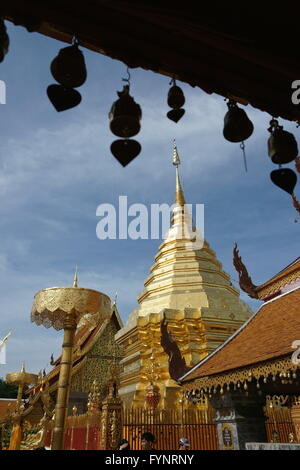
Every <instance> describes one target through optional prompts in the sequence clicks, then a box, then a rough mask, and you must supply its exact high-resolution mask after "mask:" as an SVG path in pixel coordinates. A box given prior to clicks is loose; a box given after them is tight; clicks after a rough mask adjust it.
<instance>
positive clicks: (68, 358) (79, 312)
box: [31, 273, 111, 450]
mask: <svg viewBox="0 0 300 470" xmlns="http://www.w3.org/2000/svg"><path fill="white" fill-rule="evenodd" d="M110 309H111V303H110V299H109V297H107V296H106V295H105V294H102V293H101V292H98V291H95V290H92V289H83V288H79V287H78V286H77V273H76V274H75V278H74V283H73V287H50V288H48V289H44V290H41V291H39V292H37V293H36V294H35V296H34V303H33V307H32V311H31V321H32V322H35V323H36V324H37V325H44V326H45V327H46V328H50V327H53V328H54V329H55V330H62V329H63V330H64V339H63V345H62V356H61V361H60V372H59V380H58V390H57V398H56V406H55V419H54V430H53V442H52V449H53V450H62V449H63V439H64V428H65V421H66V417H67V412H68V400H69V391H70V378H71V372H72V354H73V345H74V336H75V331H76V328H77V326H83V325H93V324H96V323H97V322H98V321H99V320H100V318H103V319H104V318H107V317H108V316H109V314H110Z"/></svg>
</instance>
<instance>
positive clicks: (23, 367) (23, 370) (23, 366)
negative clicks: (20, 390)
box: [21, 362, 25, 372]
mask: <svg viewBox="0 0 300 470" xmlns="http://www.w3.org/2000/svg"><path fill="white" fill-rule="evenodd" d="M21 372H25V362H23V364H22V367H21Z"/></svg>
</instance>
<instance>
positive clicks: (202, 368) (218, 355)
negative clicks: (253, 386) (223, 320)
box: [182, 288, 300, 382]
mask: <svg viewBox="0 0 300 470" xmlns="http://www.w3.org/2000/svg"><path fill="white" fill-rule="evenodd" d="M295 340H300V288H297V289H296V290H294V291H292V292H289V293H287V294H284V295H282V296H280V297H277V298H276V299H274V300H270V301H269V302H266V303H265V304H263V305H262V306H261V307H260V309H259V310H258V311H257V312H256V313H255V314H254V315H253V316H252V317H251V318H250V319H249V320H248V321H247V322H246V323H245V324H244V325H243V326H242V327H241V328H240V329H239V330H238V331H237V332H236V333H235V334H233V335H232V336H231V337H230V338H229V339H228V340H227V341H226V342H225V343H224V344H223V345H222V346H220V347H219V348H218V349H217V350H216V351H215V352H213V353H212V354H211V355H210V356H208V358H206V359H204V360H202V361H200V362H199V363H198V365H196V366H195V367H194V368H193V369H192V370H191V372H188V373H187V374H186V375H185V376H184V378H183V380H182V382H189V381H191V380H194V379H197V378H199V377H204V376H208V375H215V374H219V373H221V372H225V371H229V370H232V369H237V368H240V367H246V366H248V365H250V364H255V363H258V362H262V361H266V360H269V359H275V358H278V357H281V356H284V355H287V354H291V355H292V353H293V349H292V348H291V345H292V343H293V341H295Z"/></svg>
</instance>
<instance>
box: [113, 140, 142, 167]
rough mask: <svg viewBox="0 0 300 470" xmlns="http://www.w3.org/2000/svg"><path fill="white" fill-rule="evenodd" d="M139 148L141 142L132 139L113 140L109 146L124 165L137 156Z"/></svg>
mask: <svg viewBox="0 0 300 470" xmlns="http://www.w3.org/2000/svg"><path fill="white" fill-rule="evenodd" d="M141 149H142V147H141V144H140V143H139V142H137V141H136V140H133V139H124V140H122V139H119V140H115V141H114V142H113V143H112V144H111V146H110V150H111V153H112V154H113V156H114V157H116V159H117V160H118V162H119V163H121V165H122V166H124V167H125V166H126V165H128V163H130V162H131V161H132V160H133V159H134V158H135V157H137V155H138V154H139V153H140V151H141Z"/></svg>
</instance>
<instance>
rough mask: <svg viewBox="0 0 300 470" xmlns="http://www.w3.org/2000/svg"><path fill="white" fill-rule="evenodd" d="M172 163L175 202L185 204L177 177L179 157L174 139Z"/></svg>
mask: <svg viewBox="0 0 300 470" xmlns="http://www.w3.org/2000/svg"><path fill="white" fill-rule="evenodd" d="M173 165H175V166H176V196H175V203H176V204H179V205H180V206H184V205H185V198H184V194H183V189H182V187H181V183H180V179H179V170H178V167H179V165H180V158H179V155H178V151H177V146H176V141H175V139H174V147H173Z"/></svg>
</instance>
